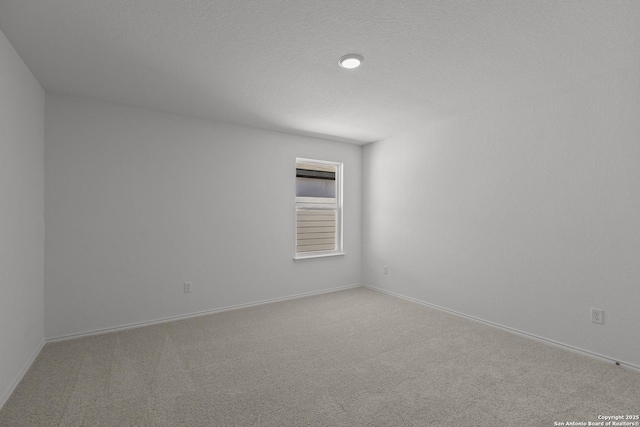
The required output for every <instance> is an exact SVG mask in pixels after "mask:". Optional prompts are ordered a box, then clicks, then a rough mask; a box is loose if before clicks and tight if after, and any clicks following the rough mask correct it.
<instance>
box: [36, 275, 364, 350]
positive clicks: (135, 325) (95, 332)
mask: <svg viewBox="0 0 640 427" xmlns="http://www.w3.org/2000/svg"><path fill="white" fill-rule="evenodd" d="M361 286H363V285H362V284H356V285H347V286H340V287H337V288H330V289H323V290H321V291H311V292H304V293H301V294H295V295H289V296H285V297H279V298H271V299H266V300H262V301H256V302H250V303H246V304H238V305H232V306H228V307H221V308H215V309H212V310H205V311H198V312H195V313H188V314H181V315H179V316H170V317H164V318H161V319H154V320H149V321H146V322H137V323H129V324H126V325H120V326H116V327H113V328H104V329H95V330H92V331H87V332H81V333H78V334H69V335H61V336H57V337H52V338H46V342H57V341H66V340H71V339H74V338H82V337H89V336H92V335H100V334H106V333H110V332H118V331H124V330H127V329H134V328H141V327H143V326H150V325H157V324H159V323H167V322H173V321H176V320H183V319H189V318H191V317H199V316H206V315H209V314H215V313H221V312H223V311H229V310H237V309H240V308H246V307H253V306H256V305H262V304H271V303H274V302H279V301H286V300H291V299H297V298H304V297H310V296H313V295H321V294H326V293H330V292H337V291H343V290H346V289H352V288H359V287H361Z"/></svg>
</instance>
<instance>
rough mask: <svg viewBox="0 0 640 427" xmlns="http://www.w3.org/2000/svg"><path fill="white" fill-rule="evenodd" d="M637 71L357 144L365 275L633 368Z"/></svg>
mask: <svg viewBox="0 0 640 427" xmlns="http://www.w3.org/2000/svg"><path fill="white" fill-rule="evenodd" d="M639 75H640V66H639V65H638V62H637V61H636V62H635V63H633V64H630V65H628V66H627V67H626V68H623V69H620V70H617V71H614V72H611V73H609V74H604V75H600V76H595V77H592V78H590V79H588V80H585V81H582V82H575V83H574V84H571V85H568V86H567V85H565V86H564V87H556V88H555V90H553V91H552V90H545V91H541V92H539V93H536V94H532V95H529V96H524V97H522V98H521V99H520V100H519V101H517V102H514V103H512V104H510V105H505V106H503V107H500V108H492V109H489V110H487V111H481V112H476V113H473V114H470V115H468V116H465V117H459V118H457V119H455V120H451V121H447V122H442V123H438V124H436V125H433V126H428V127H425V128H424V129H421V130H415V131H412V132H407V133H406V134H404V135H401V136H399V137H396V138H392V139H389V140H386V141H383V142H379V143H374V144H372V145H369V146H366V147H365V149H364V155H363V183H364V187H363V192H364V195H363V213H364V215H363V248H364V250H363V259H364V267H363V270H364V280H365V283H367V284H369V285H371V286H375V287H379V288H382V289H385V290H388V291H392V292H396V293H399V294H402V295H405V296H408V297H412V298H415V299H418V300H421V301H424V302H427V303H431V304H435V305H438V306H441V307H444V308H447V309H450V310H455V311H458V312H461V313H464V314H466V315H470V316H475V317H477V318H480V319H484V320H487V321H490V322H494V323H498V324H501V325H504V326H507V327H510V328H515V329H517V330H521V331H524V332H527V333H530V334H534V335H538V336H541V337H544V338H546V339H551V340H556V341H559V342H561V343H564V344H567V345H570V346H574V347H577V348H580V349H583V350H587V351H590V352H592V353H596V354H600V355H604V356H609V357H611V358H614V359H617V360H620V361H624V362H627V363H630V364H634V365H635V366H640V339H638V328H639V327H640V310H639V309H638V301H640V119H639V118H640V80H639V79H638V76H639ZM385 264H386V265H388V266H389V274H388V275H386V276H385V275H383V274H382V266H383V265H385ZM591 307H596V308H601V309H603V310H604V311H605V316H604V318H605V324H604V325H597V324H594V323H591V322H590V309H591Z"/></svg>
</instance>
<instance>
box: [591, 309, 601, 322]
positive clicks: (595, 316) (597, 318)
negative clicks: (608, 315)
mask: <svg viewBox="0 0 640 427" xmlns="http://www.w3.org/2000/svg"><path fill="white" fill-rule="evenodd" d="M591 321H592V322H593V323H600V324H602V323H604V310H600V309H598V308H592V309H591Z"/></svg>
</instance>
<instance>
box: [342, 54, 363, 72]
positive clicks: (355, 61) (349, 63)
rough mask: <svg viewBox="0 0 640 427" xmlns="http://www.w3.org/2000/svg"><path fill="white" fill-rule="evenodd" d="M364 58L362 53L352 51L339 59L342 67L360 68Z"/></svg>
mask: <svg viewBox="0 0 640 427" xmlns="http://www.w3.org/2000/svg"><path fill="white" fill-rule="evenodd" d="M362 61H364V58H363V57H362V56H360V55H356V54H355V53H350V54H349V55H345V56H343V57H342V58H340V59H339V60H338V65H340V66H341V67H342V68H347V69H349V70H350V69H353V68H358V67H359V66H360V64H362Z"/></svg>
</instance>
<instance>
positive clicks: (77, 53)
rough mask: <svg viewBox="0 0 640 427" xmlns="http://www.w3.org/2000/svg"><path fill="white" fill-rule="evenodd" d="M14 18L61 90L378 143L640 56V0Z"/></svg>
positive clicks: (33, 0) (170, 8) (193, 1)
mask: <svg viewBox="0 0 640 427" xmlns="http://www.w3.org/2000/svg"><path fill="white" fill-rule="evenodd" d="M0 29H2V31H3V32H4V33H5V35H6V36H7V38H8V39H9V40H10V42H11V43H12V44H13V45H14V47H15V48H16V50H17V51H18V53H19V54H20V55H21V57H22V58H23V60H24V61H25V62H26V64H27V66H28V67H29V68H30V69H31V71H32V72H33V73H34V75H35V76H36V78H37V79H38V80H39V81H40V83H41V84H42V86H43V87H44V88H45V90H47V91H51V92H57V93H64V94H72V95H78V96H84V97H90V98H95V99H100V100H106V101H112V102H116V103H120V104H127V105H133V106H139V107H146V108H152V109H155V110H160V111H168V112H173V113H178V114H184V115H189V116H196V117H204V118H211V119H215V120H219V121H225V122H232V123H238V124H243V125H248V126H253V127H260V128H266V129H274V130H281V131H285V132H290V133H298V134H307V135H316V136H321V137H325V138H329V139H337V140H344V141H350V142H356V143H366V142H371V141H376V140H380V139H384V138H385V137H389V136H392V135H395V134H398V133H400V132H402V131H404V130H406V129H408V128H411V127H413V126H422V125H424V124H425V123H429V122H433V121H438V120H442V119H447V118H449V117H452V116H456V115H460V114H465V113H466V112H469V111H473V110H476V109H481V108H488V107H490V106H491V105H494V104H497V103H503V102H509V101H510V100H511V99H513V98H515V97H518V96H521V95H522V94H524V93H530V92H532V91H537V90H550V89H553V88H554V87H558V85H562V84H567V83H570V82H571V81H575V80H579V79H582V78H585V77H587V76H591V75H597V74H600V73H606V72H608V71H610V70H612V69H616V68H620V67H622V66H624V65H626V64H627V63H629V61H633V60H637V57H638V52H639V50H640V30H639V29H640V1H638V0H625V1H616V0H599V1H588V0H554V1H548V0H535V1H533V0H532V1H525V0H522V1H512V0H510V1H497V0H487V1H470V0H462V1H455V0H446V1H427V0H417V1H416V0H403V1H400V0H398V1H381V0H378V1H372V0H298V1H284V0H254V1H248V0H181V1H176V0H135V1H131V0H104V1H100V0H55V1H43V0H0ZM347 53H359V54H361V55H363V56H364V58H365V62H364V64H363V66H362V67H361V68H359V69H357V70H343V69H341V68H339V67H338V66H337V64H336V62H337V60H338V58H340V57H341V56H342V55H344V54H347Z"/></svg>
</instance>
